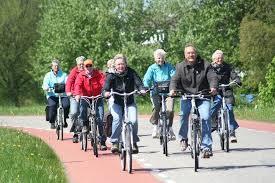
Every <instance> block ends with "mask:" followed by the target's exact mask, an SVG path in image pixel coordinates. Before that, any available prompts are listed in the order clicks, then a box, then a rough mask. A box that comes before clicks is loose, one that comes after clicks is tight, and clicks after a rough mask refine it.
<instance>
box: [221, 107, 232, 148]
mask: <svg viewBox="0 0 275 183" xmlns="http://www.w3.org/2000/svg"><path fill="white" fill-rule="evenodd" d="M223 114H224V116H223V117H224V130H225V131H224V132H225V133H224V143H225V149H224V150H225V152H229V133H230V132H229V118H228V112H227V110H225V111H224V113H223Z"/></svg>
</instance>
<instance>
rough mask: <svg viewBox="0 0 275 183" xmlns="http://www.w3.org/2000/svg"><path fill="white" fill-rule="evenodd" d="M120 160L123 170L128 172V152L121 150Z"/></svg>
mask: <svg viewBox="0 0 275 183" xmlns="http://www.w3.org/2000/svg"><path fill="white" fill-rule="evenodd" d="M119 158H120V165H121V170H122V171H125V170H126V151H125V150H124V149H121V152H120V154H119Z"/></svg>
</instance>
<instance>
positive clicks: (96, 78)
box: [74, 70, 105, 96]
mask: <svg viewBox="0 0 275 183" xmlns="http://www.w3.org/2000/svg"><path fill="white" fill-rule="evenodd" d="M104 82H105V75H104V74H103V73H102V72H100V71H99V70H93V73H92V76H91V77H89V76H88V75H87V74H86V71H85V70H84V71H82V72H81V73H79V74H78V75H77V78H76V81H75V85H74V88H75V90H74V92H75V95H81V96H96V95H99V94H101V91H102V88H103V85H104Z"/></svg>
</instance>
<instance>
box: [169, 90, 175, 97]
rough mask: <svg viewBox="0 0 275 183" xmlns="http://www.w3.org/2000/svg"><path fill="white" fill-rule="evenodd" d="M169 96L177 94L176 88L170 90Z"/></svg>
mask: <svg viewBox="0 0 275 183" xmlns="http://www.w3.org/2000/svg"><path fill="white" fill-rule="evenodd" d="M168 95H169V96H174V95H176V92H175V90H170V92H169V94H168Z"/></svg>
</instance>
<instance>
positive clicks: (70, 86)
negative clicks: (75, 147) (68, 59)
mask: <svg viewBox="0 0 275 183" xmlns="http://www.w3.org/2000/svg"><path fill="white" fill-rule="evenodd" d="M75 60H76V66H75V67H74V68H73V69H72V70H71V72H70V74H69V76H68V79H67V82H66V94H67V96H68V97H70V116H71V121H72V123H73V124H72V128H71V130H70V132H74V136H73V143H77V142H78V135H77V133H76V132H77V127H78V124H77V119H78V115H79V102H77V101H76V100H75V92H74V84H75V80H76V77H77V75H78V74H79V73H80V72H82V71H83V70H84V61H85V57H83V56H80V57H77V58H76V59H75Z"/></svg>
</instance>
